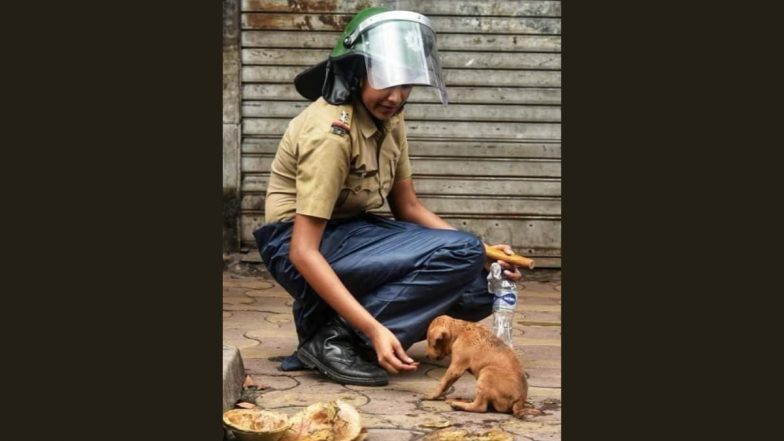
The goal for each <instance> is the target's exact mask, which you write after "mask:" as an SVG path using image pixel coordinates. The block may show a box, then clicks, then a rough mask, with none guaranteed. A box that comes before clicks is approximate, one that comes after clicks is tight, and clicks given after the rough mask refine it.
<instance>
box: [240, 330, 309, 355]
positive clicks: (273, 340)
mask: <svg viewBox="0 0 784 441" xmlns="http://www.w3.org/2000/svg"><path fill="white" fill-rule="evenodd" d="M248 335H249V336H252V334H248ZM260 341H261V344H259V345H256V346H253V347H251V348H247V349H241V350H240V352H242V358H243V359H246V358H269V357H288V356H289V355H291V354H292V353H293V352H294V349H295V348H296V346H297V343H296V337H264V338H263V339H261V340H260Z"/></svg>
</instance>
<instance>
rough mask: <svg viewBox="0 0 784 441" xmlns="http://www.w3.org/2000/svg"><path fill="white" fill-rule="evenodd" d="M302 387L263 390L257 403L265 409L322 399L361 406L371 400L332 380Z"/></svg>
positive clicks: (298, 404) (301, 404)
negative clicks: (305, 387)
mask: <svg viewBox="0 0 784 441" xmlns="http://www.w3.org/2000/svg"><path fill="white" fill-rule="evenodd" d="M301 388H302V385H300V386H299V387H297V388H294V389H291V390H273V391H270V392H266V391H263V392H262V395H261V396H259V397H258V398H257V399H256V404H257V405H258V406H260V407H263V408H265V409H275V408H279V407H291V406H309V405H311V404H313V403H317V402H320V401H331V400H337V399H340V400H343V401H346V402H347V403H349V404H351V405H352V406H354V407H356V408H359V407H361V406H363V405H365V404H367V403H368V402H369V401H370V399H369V398H368V397H367V396H365V395H363V394H361V393H359V392H355V391H353V390H350V389H347V388H345V387H343V386H342V385H339V384H337V383H333V382H331V381H325V382H314V383H312V384H309V385H308V386H307V389H301Z"/></svg>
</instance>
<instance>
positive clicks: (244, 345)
mask: <svg viewBox="0 0 784 441" xmlns="http://www.w3.org/2000/svg"><path fill="white" fill-rule="evenodd" d="M243 334H244V331H243V330H242V329H224V330H223V344H224V345H230V346H236V347H237V348H238V349H239V350H240V354H241V355H242V353H243V350H245V349H248V348H252V347H254V346H256V345H258V344H259V342H258V341H256V340H253V339H249V338H246V337H245V336H244V335H243ZM243 358H245V357H244V356H243Z"/></svg>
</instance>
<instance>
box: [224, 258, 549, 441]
mask: <svg viewBox="0 0 784 441" xmlns="http://www.w3.org/2000/svg"><path fill="white" fill-rule="evenodd" d="M544 273H545V271H543V272H542V273H540V274H538V275H536V276H534V274H536V270H534V272H533V273H531V274H528V275H527V276H526V275H525V274H524V277H525V278H526V280H527V281H526V282H525V283H524V284H523V287H522V289H521V290H520V291H519V294H520V300H519V301H518V305H517V313H516V315H515V320H514V332H513V338H514V344H515V349H516V351H517V352H518V354H519V355H520V356H521V357H522V359H523V361H524V364H525V366H526V371H527V373H528V375H529V379H528V381H529V385H530V389H529V401H530V402H531V403H532V404H533V405H534V406H535V407H536V408H538V409H540V410H543V411H544V414H543V415H541V416H527V417H526V418H525V419H524V420H520V419H517V418H514V417H513V416H511V415H508V414H499V413H468V412H461V411H456V410H453V409H452V408H451V407H450V406H449V405H448V404H446V403H445V402H443V401H428V400H423V399H422V398H423V395H424V394H425V393H426V392H428V391H430V390H431V389H432V388H433V387H434V386H435V385H436V383H437V381H438V379H439V378H440V377H441V376H442V375H443V373H444V371H445V367H446V366H447V364H446V363H447V362H448V359H447V360H444V361H441V362H433V361H430V360H427V359H426V358H425V356H424V353H425V343H424V342H420V343H417V344H415V345H414V346H413V347H412V348H411V349H410V350H409V355H411V356H412V357H413V358H414V359H416V360H418V361H419V362H420V363H421V364H420V368H419V369H418V370H417V371H416V372H413V373H405V374H400V375H394V376H391V377H390V382H389V384H388V385H387V386H384V387H362V386H344V385H340V384H336V383H333V382H331V381H329V380H327V379H326V378H324V377H323V376H321V375H320V374H318V373H317V372H315V371H296V372H283V371H280V370H279V369H278V366H279V365H280V360H281V359H282V357H285V356H288V355H290V354H291V353H292V352H293V351H294V349H295V348H296V344H297V337H296V333H295V331H294V324H293V322H292V316H291V303H292V302H291V298H290V297H289V296H288V294H286V292H285V291H283V289H281V288H280V286H278V285H277V284H275V283H274V282H273V281H272V280H270V279H269V277H268V276H267V274H266V273H265V272H264V271H263V269H261V268H260V267H259V266H257V265H252V264H251V265H248V264H241V263H240V262H239V260H237V261H234V262H228V263H227V270H226V271H225V272H224V275H223V342H224V344H226V345H231V346H235V347H237V348H239V350H240V353H241V355H242V362H243V364H244V367H245V371H246V372H245V373H246V374H247V375H249V376H250V379H251V381H252V384H250V385H249V386H247V387H245V389H244V390H243V395H242V397H241V399H240V401H245V402H249V403H253V404H256V405H257V406H259V407H261V408H264V409H271V410H275V411H279V412H283V413H286V414H289V415H293V414H294V413H296V412H298V411H299V410H301V409H303V408H304V407H306V406H307V405H309V404H312V403H314V402H317V401H330V400H334V399H338V398H340V399H342V400H345V401H348V402H349V403H351V404H353V405H354V406H355V407H356V408H357V409H358V410H359V412H360V414H361V416H362V422H363V426H364V427H366V428H367V429H368V438H367V440H368V441H375V440H378V441H385V440H390V441H414V440H423V441H424V440H444V441H446V440H453V441H458V440H465V441H491V440H493V441H494V440H536V441H539V440H542V441H543V440H560V439H561V285H560V278H559V277H553V276H554V275H556V276H557V275H560V273H558V272H553V271H550V272H549V273H548V274H544ZM488 295H489V294H488ZM482 323H484V324H486V325H488V326H489V325H490V323H491V321H490V318H488V319H485V320H484V321H483V322H482ZM475 385H476V381H475V379H474V377H473V376H471V375H470V374H468V373H466V374H465V375H463V377H461V378H460V379H459V380H458V381H457V382H456V383H455V385H454V386H453V387H452V389H451V390H450V393H449V397H462V398H472V397H473V396H474V388H475Z"/></svg>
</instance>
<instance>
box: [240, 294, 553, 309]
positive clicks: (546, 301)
mask: <svg viewBox="0 0 784 441" xmlns="http://www.w3.org/2000/svg"><path fill="white" fill-rule="evenodd" d="M246 295H247V293H246ZM521 305H561V297H549V296H548V297H535V296H528V297H526V296H524V295H518V298H517V306H518V307H520V306H521Z"/></svg>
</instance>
